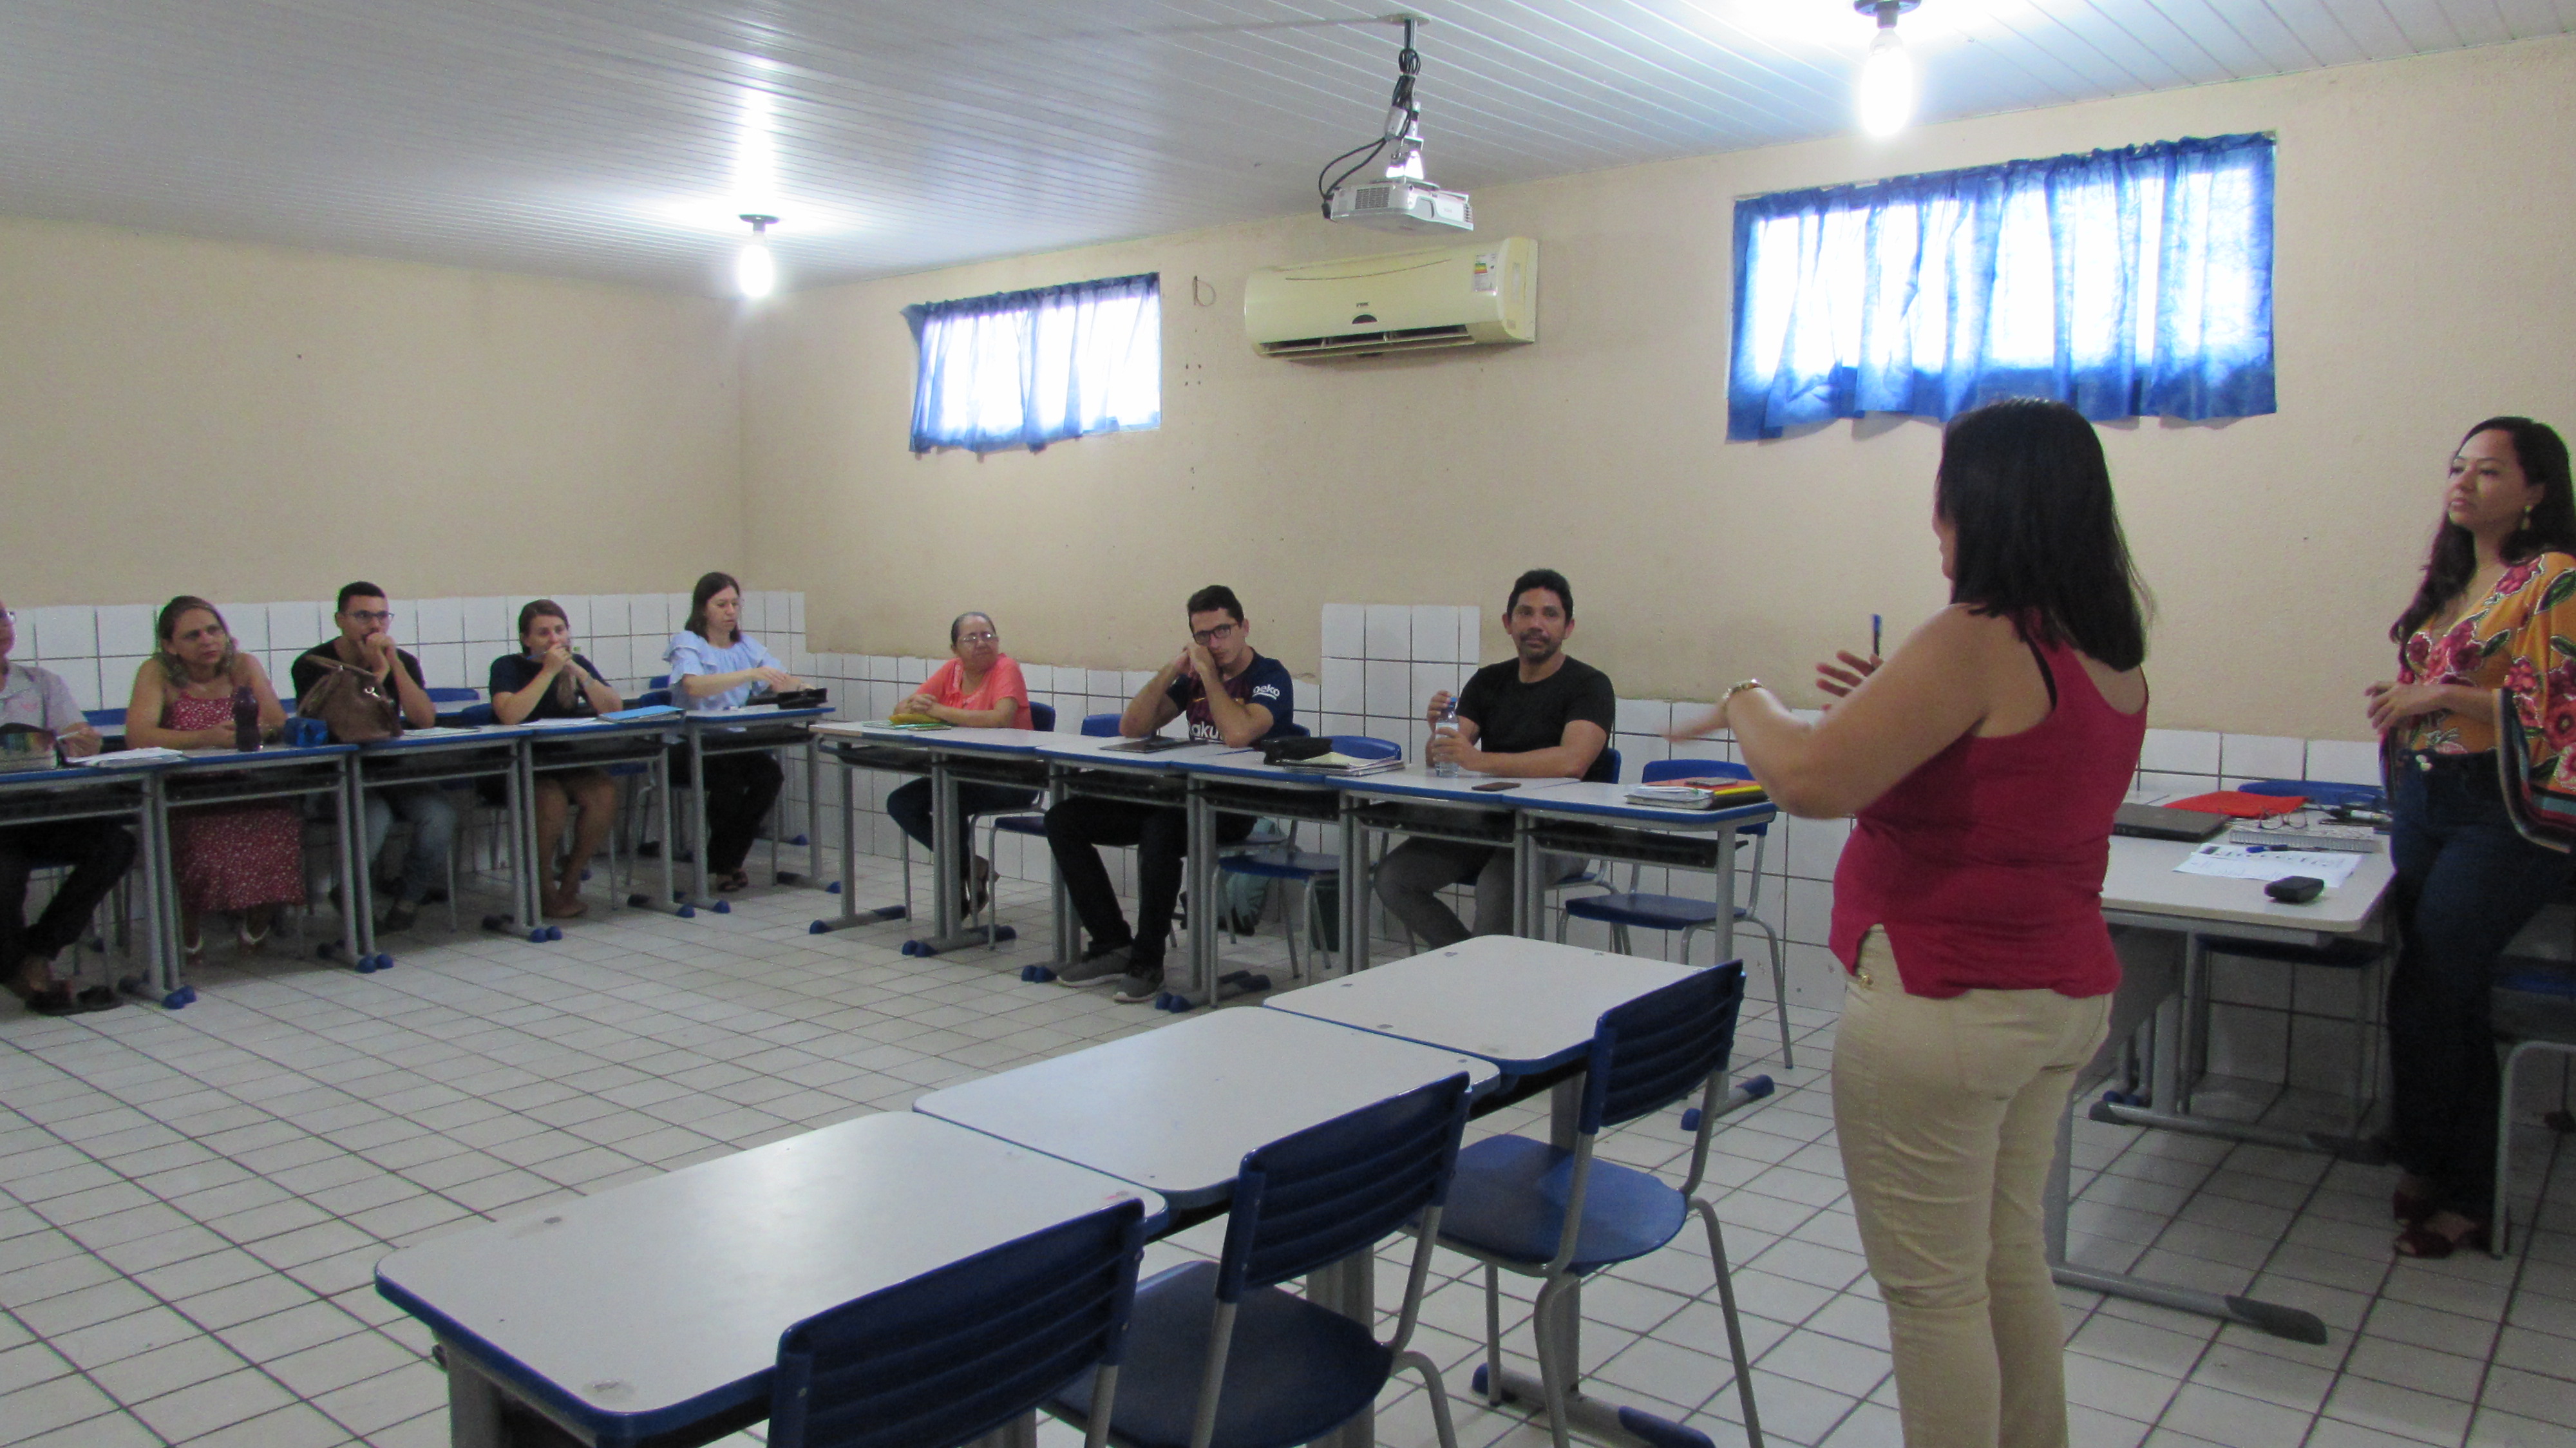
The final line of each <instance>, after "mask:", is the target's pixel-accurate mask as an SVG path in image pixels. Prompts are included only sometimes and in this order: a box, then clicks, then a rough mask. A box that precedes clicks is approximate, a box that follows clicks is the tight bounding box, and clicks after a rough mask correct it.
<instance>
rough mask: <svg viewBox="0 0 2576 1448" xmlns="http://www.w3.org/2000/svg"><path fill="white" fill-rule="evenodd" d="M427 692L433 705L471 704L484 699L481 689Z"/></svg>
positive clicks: (431, 690)
mask: <svg viewBox="0 0 2576 1448" xmlns="http://www.w3.org/2000/svg"><path fill="white" fill-rule="evenodd" d="M426 692H427V693H428V694H429V702H431V703H433V704H470V703H472V702H473V701H475V700H477V699H480V698H482V697H483V691H482V690H480V689H430V690H428V691H426Z"/></svg>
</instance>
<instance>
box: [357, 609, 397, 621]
mask: <svg viewBox="0 0 2576 1448" xmlns="http://www.w3.org/2000/svg"><path fill="white" fill-rule="evenodd" d="M349 617H351V618H354V619H356V620H357V621H358V622H360V623H392V622H393V621H394V614H393V610H392V609H386V610H384V611H382V612H375V611H372V610H369V609H363V608H353V609H351V610H349Z"/></svg>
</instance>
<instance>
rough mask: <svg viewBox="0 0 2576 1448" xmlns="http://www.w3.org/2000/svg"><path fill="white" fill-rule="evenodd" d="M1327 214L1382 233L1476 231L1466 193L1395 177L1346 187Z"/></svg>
mask: <svg viewBox="0 0 2576 1448" xmlns="http://www.w3.org/2000/svg"><path fill="white" fill-rule="evenodd" d="M1324 215H1325V216H1326V217H1327V218H1328V219H1330V220H1333V221H1350V222H1356V223H1358V224H1359V225H1361V226H1371V227H1375V228H1377V229H1378V230H1380V231H1473V230H1475V229H1476V209H1475V208H1474V207H1472V206H1470V205H1468V204H1467V193H1466V192H1464V191H1443V190H1441V189H1440V188H1439V187H1437V186H1434V185H1431V184H1430V183H1428V182H1425V181H1415V180H1412V179H1411V178H1409V177H1402V176H1394V177H1389V178H1388V179H1386V180H1384V181H1370V182H1366V183H1364V184H1361V185H1358V186H1343V187H1340V188H1338V189H1336V190H1335V191H1334V192H1333V195H1332V201H1331V204H1330V205H1329V206H1328V207H1327V208H1326V209H1325V212H1324Z"/></svg>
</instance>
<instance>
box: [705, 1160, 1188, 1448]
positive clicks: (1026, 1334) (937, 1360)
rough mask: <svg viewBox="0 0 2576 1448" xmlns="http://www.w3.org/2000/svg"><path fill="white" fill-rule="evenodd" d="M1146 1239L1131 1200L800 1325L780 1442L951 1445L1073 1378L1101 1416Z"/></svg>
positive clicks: (1097, 1446) (777, 1384) (785, 1373)
mask: <svg viewBox="0 0 2576 1448" xmlns="http://www.w3.org/2000/svg"><path fill="white" fill-rule="evenodd" d="M1144 1247H1145V1231H1144V1207H1143V1206H1142V1204H1140V1203H1138V1202H1136V1201H1135V1200H1134V1199H1132V1198H1131V1199H1129V1200H1127V1201H1123V1202H1120V1203H1118V1204H1117V1205H1116V1206H1113V1207H1107V1208H1104V1209H1102V1210H1100V1211H1097V1212H1093V1213H1091V1214H1090V1215H1088V1216H1084V1217H1077V1218H1075V1219H1074V1220H1073V1221H1070V1222H1067V1223H1065V1224H1063V1225H1062V1226H1058V1227H1050V1228H1048V1229H1047V1230H1045V1231H1043V1232H1036V1233H1032V1234H1030V1235H1029V1236H1026V1237H1022V1238H1021V1239H1020V1240H1018V1241H1016V1242H1007V1243H1004V1244H1003V1245H1001V1246H999V1247H995V1248H993V1249H992V1250H990V1251H988V1252H981V1253H978V1254H977V1255H975V1256H973V1257H969V1258H967V1259H966V1260H965V1261H963V1262H958V1263H955V1264H952V1265H950V1266H947V1267H942V1268H940V1269H939V1270H938V1271H936V1272H931V1273H927V1274H925V1275H923V1276H920V1277H916V1278H914V1279H913V1280H911V1281H909V1282H905V1283H902V1284H900V1285H898V1286H894V1287H889V1288H887V1289H885V1290H884V1291H882V1292H874V1293H870V1294H869V1295H868V1296H866V1297H862V1298H859V1299H858V1300H857V1301H855V1302H848V1303H844V1304H842V1305H841V1306H839V1307H835V1308H832V1309H831V1310H829V1311H827V1312H822V1313H818V1314H816V1315H815V1316H813V1317H809V1318H807V1319H805V1320H804V1321H803V1322H800V1323H798V1324H796V1325H795V1326H794V1327H791V1328H789V1329H788V1330H787V1331H786V1333H785V1334H784V1335H783V1336H781V1337H780V1338H779V1340H778V1366H777V1369H776V1370H775V1372H774V1373H773V1374H772V1375H771V1378H770V1400H769V1401H770V1408H769V1441H770V1443H771V1445H772V1448H950V1445H953V1444H958V1443H967V1442H972V1441H973V1440H975V1439H978V1438H981V1437H983V1436H984V1435H985V1434H987V1433H989V1432H992V1431H993V1430H994V1429H996V1428H999V1427H1001V1426H1003V1425H1004V1424H1006V1423H1008V1422H1010V1421H1011V1420H1012V1419H1014V1418H1017V1417H1020V1416H1021V1415H1023V1414H1025V1413H1028V1412H1031V1411H1033V1410H1034V1409H1036V1408H1038V1407H1039V1406H1041V1405H1042V1404H1044V1403H1045V1402H1046V1401H1047V1400H1048V1398H1049V1397H1051V1396H1053V1395H1054V1394H1055V1393H1057V1392H1059V1391H1061V1390H1063V1389H1064V1387H1065V1384H1066V1382H1067V1380H1068V1379H1072V1378H1074V1377H1075V1376H1076V1375H1077V1374H1079V1375H1081V1376H1082V1377H1084V1378H1086V1379H1088V1381H1089V1383H1090V1385H1091V1388H1092V1396H1091V1398H1090V1406H1091V1409H1092V1412H1091V1417H1092V1418H1093V1419H1094V1421H1099V1422H1103V1423H1105V1422H1106V1421H1107V1420H1108V1419H1109V1417H1110V1416H1111V1414H1110V1411H1109V1410H1110V1404H1111V1401H1112V1400H1113V1398H1114V1397H1115V1395H1116V1393H1117V1391H1118V1363H1119V1355H1120V1351H1121V1349H1122V1347H1123V1346H1124V1343H1125V1339H1126V1336H1127V1328H1128V1317H1129V1313H1130V1310H1131V1308H1132V1306H1133V1303H1134V1300H1135V1295H1136V1264H1137V1260H1138V1259H1139V1258H1140V1257H1141V1256H1142V1255H1143V1253H1144ZM689 1441H692V1442H694V1441H697V1440H696V1439H694V1438H693V1439H690V1440H689ZM1103 1441H1104V1440H1103V1438H1102V1436H1101V1435H1100V1434H1099V1433H1097V1432H1095V1433H1093V1434H1092V1435H1091V1436H1090V1437H1089V1438H1088V1440H1087V1442H1088V1445H1089V1448H1101V1444H1102V1442H1103Z"/></svg>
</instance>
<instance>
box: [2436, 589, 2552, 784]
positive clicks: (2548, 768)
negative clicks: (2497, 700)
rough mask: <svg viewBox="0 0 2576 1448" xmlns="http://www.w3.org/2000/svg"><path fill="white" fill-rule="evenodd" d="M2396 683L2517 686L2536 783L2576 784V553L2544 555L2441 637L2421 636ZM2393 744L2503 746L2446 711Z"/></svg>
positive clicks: (2474, 749)
mask: <svg viewBox="0 0 2576 1448" xmlns="http://www.w3.org/2000/svg"><path fill="white" fill-rule="evenodd" d="M2397 682H2399V683H2401V684H2462V685H2466V686H2468V687H2470V688H2474V689H2490V690H2492V689H2511V690H2512V691H2513V701H2514V712H2515V713H2516V714H2517V715H2519V716H2520V717H2521V720H2522V730H2523V738H2524V740H2525V741H2526V742H2527V743H2528V744H2529V746H2530V749H2531V774H2532V778H2534V779H2549V778H2553V777H2555V776H2557V775H2559V774H2560V773H2562V772H2563V773H2565V774H2567V775H2568V776H2570V777H2571V778H2576V762H2571V761H2570V757H2571V755H2576V556H2571V555H2569V554H2565V553H2543V554H2541V555H2540V556H2538V557H2536V558H2532V559H2529V560H2527V561H2525V562H2522V563H2517V564H2515V565H2513V566H2512V567H2510V568H2507V569H2506V570H2505V571H2504V576H2503V577H2501V578H2499V579H2497V580H2496V586H2495V588H2494V589H2493V591H2491V592H2489V593H2488V594H2487V596H2486V597H2485V598H2483V599H2481V600H2479V601H2478V603H2477V605H2476V606H2475V607H2473V608H2471V609H2470V610H2469V611H2468V612H2467V613H2464V614H2462V615H2460V617H2459V619H2458V621H2457V622H2455V623H2453V624H2452V625H2451V626H2450V627H2449V628H2448V629H2445V630H2444V631H2443V632H2442V634H2441V636H2440V637H2438V638H2437V637H2435V636H2434V635H2433V634H2432V633H2431V632H2430V631H2429V630H2427V629H2417V630H2416V631H2415V632H2414V633H2413V634H2411V635H2409V636H2408V637H2407V640H2406V643H2405V646H2404V647H2403V648H2401V649H2400V650H2398V660H2397ZM2394 742H2395V743H2396V745H2397V747H2398V748H2400V749H2407V750H2420V751H2425V752H2429V753H2434V754H2480V753H2484V752H2486V751H2487V750H2490V749H2493V748H2495V747H2496V730H2495V726H2493V725H2491V724H2489V723H2487V722H2486V721H2485V720H2483V719H2477V718H2474V717H2464V716H2462V715H2459V714H2455V713H2452V712H2451V711H2449V710H2447V709H2444V710H2439V711H2436V712H2434V713H2431V714H2420V715H2417V716H2416V717H2415V718H2413V719H2409V720H2407V721H2406V722H2405V723H2404V724H2403V725H2401V726H2399V728H2398V729H2397V730H2396V732H2395V741H2394Z"/></svg>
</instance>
